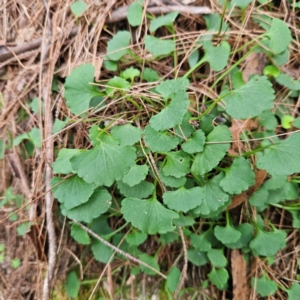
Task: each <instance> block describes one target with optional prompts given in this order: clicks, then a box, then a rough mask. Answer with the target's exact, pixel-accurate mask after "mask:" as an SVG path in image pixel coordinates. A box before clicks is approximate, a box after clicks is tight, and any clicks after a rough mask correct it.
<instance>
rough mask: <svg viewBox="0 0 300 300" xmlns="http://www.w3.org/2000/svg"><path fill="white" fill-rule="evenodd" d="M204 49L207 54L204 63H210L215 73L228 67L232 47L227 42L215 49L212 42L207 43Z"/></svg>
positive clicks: (204, 44)
mask: <svg viewBox="0 0 300 300" xmlns="http://www.w3.org/2000/svg"><path fill="white" fill-rule="evenodd" d="M203 48H204V50H205V54H204V56H203V58H202V59H201V61H202V62H208V63H209V65H210V66H211V68H212V69H213V70H214V71H221V70H223V69H224V68H225V67H226V65H227V61H228V58H229V53H230V45H229V44H228V43H227V42H226V41H223V42H221V44H219V45H218V46H217V47H214V46H213V45H212V43H211V41H205V42H204V43H203Z"/></svg>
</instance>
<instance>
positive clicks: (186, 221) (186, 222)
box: [173, 213, 195, 227]
mask: <svg viewBox="0 0 300 300" xmlns="http://www.w3.org/2000/svg"><path fill="white" fill-rule="evenodd" d="M194 223H195V220H194V218H192V217H190V216H184V215H183V214H182V213H179V218H178V219H174V221H173V224H174V225H175V226H182V227H186V226H192V225H194Z"/></svg>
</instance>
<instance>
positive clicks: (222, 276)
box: [208, 268, 229, 290]
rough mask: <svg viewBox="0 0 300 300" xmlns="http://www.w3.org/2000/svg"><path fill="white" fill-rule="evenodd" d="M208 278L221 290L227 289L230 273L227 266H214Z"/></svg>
mask: <svg viewBox="0 0 300 300" xmlns="http://www.w3.org/2000/svg"><path fill="white" fill-rule="evenodd" d="M208 278H209V279H210V281H211V282H212V284H214V285H215V286H216V287H217V288H218V289H219V290H225V289H226V288H227V281H228V278H229V275H228V272H227V270H226V269H225V268H220V269H216V268H213V269H212V270H211V272H210V273H209V274H208Z"/></svg>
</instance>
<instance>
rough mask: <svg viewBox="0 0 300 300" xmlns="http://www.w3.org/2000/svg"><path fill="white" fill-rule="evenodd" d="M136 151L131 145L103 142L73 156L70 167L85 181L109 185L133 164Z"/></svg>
mask: <svg viewBox="0 0 300 300" xmlns="http://www.w3.org/2000/svg"><path fill="white" fill-rule="evenodd" d="M135 158H136V153H135V149H134V148H133V147H131V146H118V145H115V144H109V143H103V144H100V145H99V146H96V147H95V148H94V149H92V150H88V151H86V152H84V153H81V154H79V155H76V156H74V157H73V158H72V159H71V163H72V167H73V168H74V169H75V170H76V171H77V174H78V175H79V176H80V177H82V178H83V179H84V180H85V181H86V182H88V183H92V182H94V183H95V184H96V185H105V186H111V185H112V184H113V183H114V181H116V180H120V179H121V178H122V177H123V176H124V175H125V173H127V172H128V171H129V168H130V167H131V166H133V165H134V164H135Z"/></svg>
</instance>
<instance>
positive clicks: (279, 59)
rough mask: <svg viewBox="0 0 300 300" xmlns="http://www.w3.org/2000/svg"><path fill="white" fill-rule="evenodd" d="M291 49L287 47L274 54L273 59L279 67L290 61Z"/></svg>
mask: <svg viewBox="0 0 300 300" xmlns="http://www.w3.org/2000/svg"><path fill="white" fill-rule="evenodd" d="M289 57H290V51H289V48H288V47H287V48H285V50H284V51H283V52H281V53H279V54H276V55H274V56H273V58H272V61H273V63H275V64H276V65H277V66H278V67H280V66H283V65H285V64H286V63H287V62H288V61H289Z"/></svg>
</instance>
